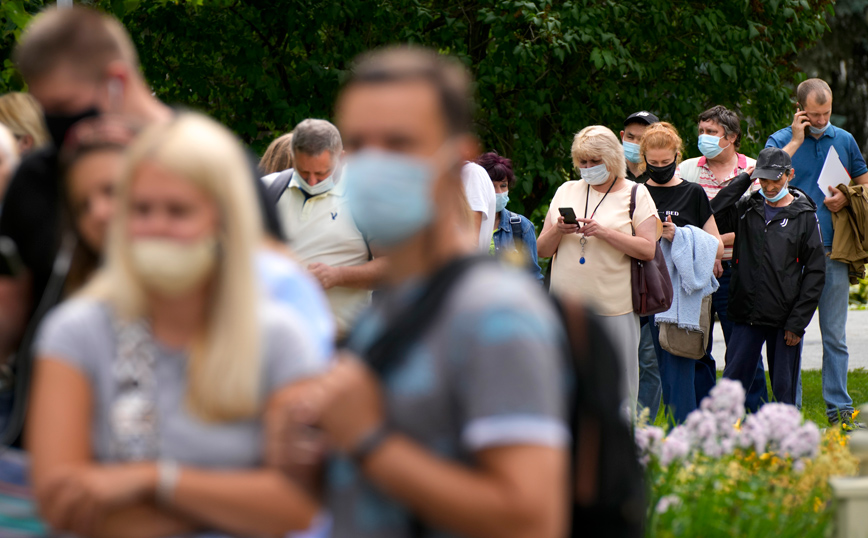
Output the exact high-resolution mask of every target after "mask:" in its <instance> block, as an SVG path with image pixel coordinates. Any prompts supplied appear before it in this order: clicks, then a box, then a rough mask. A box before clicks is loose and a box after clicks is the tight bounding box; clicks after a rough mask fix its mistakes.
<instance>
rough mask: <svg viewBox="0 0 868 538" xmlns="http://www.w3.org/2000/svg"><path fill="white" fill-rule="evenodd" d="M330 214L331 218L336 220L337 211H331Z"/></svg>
mask: <svg viewBox="0 0 868 538" xmlns="http://www.w3.org/2000/svg"><path fill="white" fill-rule="evenodd" d="M331 215H332V220H337V218H338V214H337V212H331Z"/></svg>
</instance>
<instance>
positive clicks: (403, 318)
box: [362, 256, 493, 376]
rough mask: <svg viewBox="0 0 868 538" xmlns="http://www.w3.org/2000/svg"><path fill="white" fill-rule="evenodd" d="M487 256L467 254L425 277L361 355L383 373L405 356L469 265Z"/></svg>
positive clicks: (491, 260) (488, 259)
mask: <svg viewBox="0 0 868 538" xmlns="http://www.w3.org/2000/svg"><path fill="white" fill-rule="evenodd" d="M492 262H493V258H491V257H490V256H469V257H465V258H459V259H457V260H454V261H452V262H449V263H448V264H446V265H445V266H444V267H443V268H441V269H439V270H438V271H437V272H436V273H435V274H434V276H432V277H431V278H430V279H429V280H428V284H427V285H426V286H425V290H424V291H423V292H422V294H421V295H420V296H419V299H417V300H416V301H414V302H413V303H412V304H410V305H409V306H408V307H407V308H406V310H405V311H404V312H402V313H401V314H400V315H397V316H395V318H394V321H393V322H392V323H391V325H389V326H388V327H387V328H386V330H385V331H383V333H382V334H381V335H380V338H378V339H377V340H376V341H375V342H374V343H373V344H372V345H371V346H370V347H369V348H368V349H367V351H366V352H363V353H362V355H363V357H364V359H365V360H366V361H367V363H368V365H369V366H370V367H371V369H373V370H374V371H375V372H376V373H377V374H378V375H380V376H383V375H384V374H385V373H387V372H389V371H391V370H392V369H394V368H395V367H396V366H398V365H399V364H400V363H401V361H402V360H404V359H405V358H406V352H407V350H408V349H409V348H410V346H412V345H413V344H414V343H415V342H417V341H418V340H419V339H420V338H421V337H422V336H423V334H424V333H425V331H426V330H427V329H428V328H429V327H430V325H431V322H432V321H433V320H434V319H435V318H436V316H437V314H438V313H439V311H440V309H441V308H442V307H443V305H444V304H445V303H446V300H447V299H448V298H449V296H450V292H451V291H452V289H453V288H454V286H455V285H456V284H457V283H458V282H459V281H460V280H461V277H462V276H464V275H465V274H466V273H467V272H468V271H469V270H470V269H471V268H473V267H475V266H477V265H479V264H481V263H492Z"/></svg>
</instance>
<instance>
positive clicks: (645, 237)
mask: <svg viewBox="0 0 868 538" xmlns="http://www.w3.org/2000/svg"><path fill="white" fill-rule="evenodd" d="M14 60H15V65H16V67H17V69H18V70H19V72H20V74H21V76H22V77H23V78H24V80H25V81H26V83H27V86H28V93H26V94H21V93H16V94H7V95H4V96H0V192H2V193H3V194H2V197H0V357H2V358H3V359H4V361H3V364H2V365H0V422H2V425H3V429H2V430H0V431H2V438H3V442H4V443H6V444H14V445H16V446H20V447H23V450H24V452H23V453H24V454H26V456H25V457H22V458H21V459H20V460H18V461H19V463H20V465H21V467H22V473H25V474H26V476H25V477H24V478H21V479H20V480H19V486H21V487H22V488H23V489H22V491H25V490H27V491H32V495H33V498H34V500H35V505H36V510H37V514H38V517H37V518H36V519H37V520H38V522H39V524H41V525H42V527H40V528H42V529H44V532H45V533H46V534H47V533H57V534H58V535H73V536H111V537H124V536H141V537H161V536H212V537H216V536H286V535H288V534H291V535H293V536H317V537H325V536H335V537H385V538H392V537H394V538H403V537H408V538H409V537H417V536H442V537H447V536H456V537H457V536H466V537H479V538H484V537H498V538H501V537H516V538H524V537H534V538H546V537H551V538H557V537H561V536H567V535H570V536H578V535H579V533H582V532H590V534H592V535H596V534H598V535H606V536H638V535H639V534H640V533H641V520H642V518H643V517H644V508H643V506H642V504H641V497H642V495H641V492H640V493H639V494H635V495H634V493H635V491H633V490H635V488H633V490H631V488H630V486H629V484H628V483H630V481H631V477H630V476H628V475H631V474H633V475H636V474H639V473H640V471H639V470H638V467H636V466H631V465H627V466H623V465H616V457H617V455H618V454H621V453H623V451H619V448H623V447H624V446H627V447H628V450H627V459H628V460H631V459H632V460H633V461H632V463H633V464H635V454H633V453H630V450H629V447H630V446H632V445H630V441H629V427H630V424H631V423H632V422H633V421H635V420H636V419H637V417H638V416H641V414H643V413H645V411H644V410H645V409H647V410H648V418H649V419H650V420H652V421H653V420H654V419H655V418H656V417H657V415H658V412H665V413H667V416H668V417H669V419H670V420H671V421H673V422H680V421H683V420H684V419H685V417H686V416H687V414H689V413H690V412H691V411H692V410H694V409H696V408H697V406H698V402H700V401H701V399H702V398H703V397H704V396H706V395H707V394H708V392H709V390H710V389H711V387H712V386H713V385H714V383H715V379H716V362H715V359H714V358H713V356H712V350H713V341H712V338H710V335H711V332H712V330H711V327H712V325H713V323H714V320H715V319H717V320H719V322H720V324H721V326H722V329H723V334H724V337H725V340H726V344H727V347H726V350H727V351H726V356H725V359H724V364H725V368H724V376H726V377H730V378H733V379H737V380H739V381H741V382H742V383H743V385H744V387H745V390H746V391H747V393H748V399H747V404H746V405H747V407H748V409H749V410H755V409H756V408H757V407H758V406H759V405H761V403H762V402H766V401H772V400H775V401H781V402H786V403H791V404H795V405H799V404H800V398H801V382H800V373H799V372H800V355H801V346H802V342H801V340H802V338H803V336H804V333H805V329H806V327H807V326H808V324H809V322H810V320H811V318H812V317H813V315H814V312H815V310H818V309H819V310H818V311H819V321H820V328H821V331H822V337H823V397H824V399H825V402H826V408H827V413H828V416H829V420H830V422H832V423H837V422H846V423H853V404H852V400H851V399H850V397H849V395H848V393H847V369H848V365H847V363H848V352H847V346H846V342H845V326H846V319H847V305H848V290H849V283H850V281H851V279H854V278H856V277H857V276H858V275H859V274H860V271H864V264H865V261H868V260H865V259H864V258H860V257H859V256H860V255H862V256H864V255H865V252H864V250H865V248H866V246H868V245H863V244H861V243H860V238H864V237H865V236H866V230H865V227H866V226H868V218H866V210H868V194H866V193H865V192H864V191H863V187H862V185H863V184H865V183H868V167H866V164H865V161H864V159H863V157H862V155H861V154H860V152H859V147H858V145H857V144H856V142H855V141H854V139H853V137H852V136H851V135H850V134H849V133H847V132H846V131H844V130H842V129H840V128H837V127H835V126H833V125H831V123H830V115H831V111H832V93H831V90H830V88H829V86H828V85H827V84H826V83H825V82H823V81H822V80H819V79H810V80H807V81H805V82H803V83H801V84H800V85H799V86H798V90H797V98H798V102H799V109H798V111H797V112H796V113H795V116H794V118H793V122H792V125H791V126H788V127H786V128H784V129H781V130H780V131H778V132H776V133H774V134H772V135H771V136H770V137H769V138H768V142H767V143H766V148H765V149H763V150H762V151H761V152H760V153H759V155H757V158H756V160H754V159H753V158H751V157H748V156H747V155H744V154H741V153H739V147H740V143H741V141H742V130H741V121H740V119H739V117H738V116H737V114H736V113H735V112H733V111H731V110H728V109H727V108H725V107H723V106H715V107H713V108H710V109H709V110H706V111H705V112H702V114H700V115H699V116H698V125H697V127H698V131H699V135H700V136H699V146H698V149H699V151H700V152H701V153H702V157H699V158H694V159H684V156H685V148H684V144H683V142H682V136H681V134H679V132H678V131H677V130H676V129H675V127H674V126H673V125H671V124H669V123H667V122H665V121H661V120H659V118H658V117H657V116H656V115H655V114H652V113H650V112H647V111H641V112H637V113H634V114H631V115H630V116H629V117H627V119H626V120H625V121H624V124H623V130H621V131H620V137H619V136H618V135H616V134H615V133H614V132H613V131H612V130H610V129H609V128H607V127H605V126H600V125H592V126H588V127H585V128H583V129H581V130H580V131H579V132H578V133H577V134H576V135H575V136H574V138H573V141H572V148H571V156H572V162H573V164H574V166H575V168H576V170H577V173H578V177H579V178H580V179H577V180H572V181H566V182H565V183H564V184H563V185H561V186H560V188H558V190H557V192H556V194H555V196H554V198H553V200H552V201H551V203H550V205H549V209H548V213H547V214H546V216H545V221H544V224H543V226H542V229H541V230H540V232H539V234H537V231H536V229H535V227H534V225H533V223H532V222H531V221H530V220H529V219H528V218H527V217H526V216H524V215H520V214H517V213H514V212H512V211H510V210H509V209H507V206H508V204H509V193H510V190H511V189H513V188H514V187H515V184H516V172H515V171H514V170H513V167H512V162H511V161H510V159H508V158H507V157H505V156H503V155H500V154H498V153H497V152H488V153H483V154H481V155H480V154H479V151H478V142H477V140H476V139H475V137H474V135H473V133H472V125H473V116H474V113H475V112H474V108H473V100H472V92H471V88H472V81H471V79H470V76H469V74H468V73H467V71H466V70H465V69H464V68H463V67H462V66H461V64H460V63H458V62H456V61H454V60H452V59H451V58H449V57H446V56H443V55H439V54H437V53H435V52H433V51H429V50H426V49H421V48H411V47H393V48H386V49H381V50H377V51H373V52H370V53H367V54H364V55H362V56H360V57H359V58H357V59H356V60H355V61H354V63H353V64H352V68H351V70H350V73H349V76H348V78H347V80H346V82H345V83H344V84H343V86H342V89H341V91H340V93H339V96H338V99H337V102H336V103H335V117H334V120H335V122H334V123H331V122H329V121H326V120H324V119H314V118H311V119H305V120H304V121H302V122H300V123H299V124H298V125H296V126H294V128H293V129H292V131H291V133H288V134H286V135H283V136H281V137H280V138H278V139H276V140H275V141H274V142H273V143H272V144H271V145H270V146H269V148H268V150H267V151H266V153H265V155H264V156H263V157H262V158H261V159H256V158H255V157H254V156H253V154H252V152H251V151H250V150H249V149H247V148H245V147H244V146H243V145H242V143H241V142H240V141H239V140H238V139H237V138H236V137H235V135H233V134H232V133H231V132H230V131H229V130H228V129H227V128H226V127H224V126H222V125H220V124H218V123H217V122H215V121H214V120H212V119H210V118H208V117H207V116H205V115H202V114H199V113H195V112H188V111H183V110H178V109H174V108H171V107H169V106H167V105H166V104H164V103H162V102H160V101H159V100H158V99H157V98H156V97H155V95H154V94H153V92H152V91H151V90H150V88H149V86H148V84H147V81H146V80H145V79H144V78H143V75H142V72H141V68H140V65H139V61H138V58H137V55H136V50H135V48H134V46H133V44H132V42H131V40H130V38H129V36H128V34H127V33H126V31H125V29H124V28H123V27H122V25H121V24H120V23H119V22H118V21H117V20H115V19H114V18H112V17H110V16H107V15H105V14H101V13H99V12H96V11H93V10H91V9H88V8H84V7H74V8H71V9H48V10H46V11H45V12H43V13H41V14H40V15H38V16H36V17H35V18H34V19H33V21H32V23H31V24H30V25H29V26H28V27H27V28H26V30H25V31H24V32H23V34H22V36H21V40H20V42H19V44H18V45H17V47H16V49H15V52H14ZM663 112H665V111H663ZM833 148H834V151H835V152H837V156H838V158H839V159H840V161H841V164H842V165H843V167H844V168H845V169H846V170H847V172H848V174H849V176H850V178H852V182H851V181H846V182H842V183H841V184H840V185H837V186H836V187H832V188H828V189H827V192H824V191H823V190H821V188H820V187H819V186H818V182H817V180H818V177H819V175H820V172H821V170H822V169H823V167H824V165H825V163H826V158H827V156H828V155H829V153H830V151H832V149H833ZM544 258H551V261H550V263H549V264H548V270H547V271H543V269H541V267H544V266H546V264H545V263H542V264H541V263H540V259H544ZM552 296H554V297H556V298H557V301H553V300H552V298H551V297H552ZM763 344H765V346H766V352H767V357H766V358H767V364H768V369H769V375H770V378H771V388H772V391H771V392H772V393H771V394H768V393H767V388H766V374H765V371H764V368H763V361H762V347H763ZM565 359H568V360H565ZM569 359H571V360H569ZM594 398H597V399H596V400H594ZM661 401H662V404H663V408H662V411H661ZM577 402H579V403H577ZM587 402H596V403H591V404H589V405H584V403H587ZM607 412H608V413H609V415H606V414H605V413H607ZM594 413H597V414H594ZM613 424H615V425H616V426H618V427H621V429H620V430H618V432H614V430H613ZM19 432H20V433H21V435H20V436H19V435H18V434H19ZM613 432H614V433H613ZM618 434H622V436H621V437H618ZM624 435H626V436H627V441H626V443H627V444H624V442H623V436H624ZM618 439H620V440H621V441H618ZM618 442H621V445H618V446H616V445H617V443H618ZM607 443H608V444H607ZM7 478H8V476H6V475H5V474H4V472H3V469H0V481H2V480H6V479H7ZM616 481H620V482H618V483H619V484H620V483H621V482H623V483H624V484H628V485H625V486H624V487H612V486H613V484H614V483H615V482H616ZM634 485H635V483H634ZM640 489H641V484H640ZM2 492H3V490H2V488H0V493H2ZM0 500H2V499H0ZM593 529H597V531H596V532H595V531H594V530H593Z"/></svg>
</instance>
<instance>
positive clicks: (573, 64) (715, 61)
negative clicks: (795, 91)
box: [0, 0, 832, 215]
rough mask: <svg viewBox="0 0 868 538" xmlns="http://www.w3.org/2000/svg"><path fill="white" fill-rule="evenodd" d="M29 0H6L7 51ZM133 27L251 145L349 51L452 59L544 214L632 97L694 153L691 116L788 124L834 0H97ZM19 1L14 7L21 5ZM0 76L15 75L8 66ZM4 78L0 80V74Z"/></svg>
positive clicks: (173, 83)
mask: <svg viewBox="0 0 868 538" xmlns="http://www.w3.org/2000/svg"><path fill="white" fill-rule="evenodd" d="M40 3H41V2H39V1H38V0H3V2H2V6H3V7H2V8H0V25H2V28H3V32H4V33H3V34H2V36H0V38H2V40H3V43H4V45H3V53H2V54H3V55H2V57H0V60H5V59H6V58H7V57H8V45H10V44H11V42H12V40H13V39H14V38H15V35H16V32H17V31H18V29H19V28H20V26H21V24H22V22H24V21H25V19H26V12H31V13H32V12H34V11H35V10H36V9H38V7H39V4H40ZM92 3H93V4H95V5H96V6H97V7H99V8H100V9H103V10H106V11H109V12H112V13H114V14H115V15H117V16H118V17H119V18H120V19H121V20H122V21H123V22H124V24H125V25H126V26H127V28H128V29H129V30H130V32H131V34H132V35H133V38H134V40H135V42H136V45H137V47H138V49H139V52H140V55H141V58H142V64H143V66H144V70H145V74H146V76H147V78H148V80H149V81H150V83H151V84H152V85H153V87H154V90H155V92H156V94H157V95H158V96H159V97H160V98H161V99H163V100H164V101H166V102H168V103H173V104H179V105H182V106H188V107H191V108H195V109H200V110H203V111H206V112H208V113H210V114H211V115H213V116H214V117H216V118H217V119H219V120H220V121H223V122H224V123H226V124H227V125H229V126H231V127H232V128H233V129H234V130H235V131H236V132H237V133H238V134H239V135H240V136H241V137H242V138H244V139H245V140H246V141H247V142H249V143H251V144H252V145H253V146H254V147H255V148H257V149H261V148H262V147H264V146H265V145H266V144H267V143H268V141H269V140H270V139H271V138H273V137H274V136H276V135H278V134H280V133H282V132H285V131H287V130H289V129H291V127H292V126H293V125H294V124H295V123H296V122H298V121H300V120H301V119H303V118H305V117H310V116H314V117H329V116H330V115H331V113H332V106H333V103H334V99H335V96H336V94H337V91H338V88H339V85H340V82H341V80H342V78H343V77H344V76H345V74H346V70H347V69H348V67H349V62H350V61H351V60H352V58H353V57H354V56H355V55H356V54H358V53H359V52H362V51H364V50H367V49H369V48H372V47H376V46H379V45H383V44H387V43H398V42H413V43H419V44H423V45H427V46H431V47H435V48H437V49H438V50H441V51H443V52H447V53H451V54H454V55H456V56H458V57H459V58H461V59H462V60H463V61H464V62H465V63H466V64H467V65H468V66H469V67H470V68H471V70H472V71H473V73H474V75H475V76H476V79H477V81H478V88H477V94H478V98H479V99H478V102H479V108H478V113H477V120H478V130H479V134H480V137H481V138H482V141H483V145H484V147H485V148H486V149H491V150H496V151H498V152H500V153H501V154H503V155H506V156H508V157H511V158H512V159H513V162H514V165H515V168H516V172H517V176H518V178H519V183H518V186H517V188H516V189H515V191H514V193H513V196H512V197H511V198H512V199H513V200H514V202H513V205H512V206H511V207H513V208H515V209H516V210H519V211H522V212H524V213H526V214H532V213H534V210H537V212H536V215H539V211H540V210H544V209H545V204H547V203H548V201H549V200H550V199H551V196H552V195H553V193H554V190H555V189H556V188H557V186H558V185H560V184H561V183H562V182H563V181H564V180H565V179H566V178H568V177H571V176H574V175H575V172H574V171H573V169H572V165H571V163H570V158H569V148H570V143H571V141H572V135H573V134H574V133H575V132H577V131H578V130H579V129H581V128H582V127H584V126H586V125H589V124H594V123H599V124H603V125H608V126H610V127H612V128H613V129H614V130H616V131H617V130H619V127H620V125H621V123H622V121H623V118H625V117H626V116H627V115H629V114H630V113H632V112H635V111H637V110H641V109H648V110H651V111H654V112H655V113H657V114H658V115H659V116H660V117H661V118H663V119H666V120H669V121H671V122H673V123H674V124H675V125H676V126H677V127H678V128H679V130H680V131H681V132H682V134H683V135H684V138H685V141H686V144H687V148H688V150H687V153H688V156H691V155H693V154H696V153H697V152H696V150H695V149H694V148H695V141H696V128H695V124H696V117H697V115H698V114H699V113H700V112H701V111H702V110H704V109H705V108H707V107H709V106H711V105H714V104H723V105H726V106H729V107H733V108H735V109H737V110H739V111H740V113H741V114H742V117H744V118H746V121H745V128H746V130H747V135H748V136H747V138H746V141H745V145H744V148H745V149H746V150H747V151H748V152H749V153H755V152H756V151H757V150H758V148H759V147H761V145H762V143H763V142H764V141H765V138H766V136H768V135H769V134H770V133H771V132H773V131H774V130H776V129H778V128H780V127H782V126H784V125H786V124H788V123H789V121H790V120H789V118H790V117H791V113H792V105H791V94H792V86H793V84H794V83H795V82H798V81H799V80H801V79H802V78H804V76H803V75H802V74H801V73H800V72H799V71H798V69H797V68H796V66H795V64H794V63H793V59H794V58H795V55H796V53H797V52H798V51H799V50H802V49H805V48H808V47H810V46H811V45H812V44H813V43H814V42H815V41H816V40H817V39H819V38H820V36H821V35H822V33H823V31H824V29H825V28H826V23H825V21H824V14H825V13H826V11H827V10H828V11H829V12H831V4H832V0H709V1H705V2H694V1H683V0H681V1H675V2H673V1H670V0H637V1H634V2H617V1H613V0H566V1H561V0H539V1H524V0H468V1H466V2H447V1H445V0H380V1H378V2H371V1H365V0H344V1H342V2H334V1H324V0H305V1H300V0H290V1H277V0H192V1H186V2H184V1H181V0H177V1H167V0H151V1H142V2H140V1H139V0H94V2H92ZM22 13H24V15H22ZM4 66H5V68H6V71H3V79H2V81H0V84H5V85H6V88H9V89H12V88H14V87H15V86H16V85H20V81H18V80H16V79H15V78H14V77H13V76H12V75H11V72H10V71H9V70H8V69H9V67H10V66H9V64H4ZM0 89H3V88H0Z"/></svg>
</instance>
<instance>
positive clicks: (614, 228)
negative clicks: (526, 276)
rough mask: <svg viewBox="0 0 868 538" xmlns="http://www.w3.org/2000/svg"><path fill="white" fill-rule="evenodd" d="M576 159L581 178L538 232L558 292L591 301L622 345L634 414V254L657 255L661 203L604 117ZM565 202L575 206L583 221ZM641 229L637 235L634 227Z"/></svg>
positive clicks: (565, 188) (578, 141)
mask: <svg viewBox="0 0 868 538" xmlns="http://www.w3.org/2000/svg"><path fill="white" fill-rule="evenodd" d="M572 157H573V164H574V165H575V166H576V168H578V169H579V173H580V174H581V179H580V180H578V181H568V182H566V183H564V184H563V185H561V187H560V188H559V189H558V191H557V192H556V193H555V197H554V199H552V202H551V204H550V206H549V213H548V215H547V217H546V221H545V225H544V226H543V230H542V233H540V236H539V239H538V240H537V251H538V253H539V255H540V256H541V257H549V256H553V258H552V281H551V282H552V283H551V290H552V293H554V294H556V295H560V296H566V297H572V298H576V299H580V300H582V301H584V302H586V303H588V304H590V305H592V306H593V307H594V308H595V309H596V311H597V313H598V314H600V315H601V320H602V322H603V323H604V325H605V326H607V327H608V330H609V334H610V336H611V337H612V339H613V341H614V342H616V343H617V344H618V346H619V348H618V355H619V356H618V360H619V361H620V363H621V367H622V371H623V376H622V381H623V387H624V388H623V397H624V398H625V399H626V402H627V404H628V407H627V409H628V410H629V413H630V415H631V416H632V415H633V414H634V413H635V408H636V401H637V399H638V394H639V354H638V350H639V316H637V315H636V314H635V313H634V312H633V294H632V282H631V273H630V263H631V258H637V259H640V260H652V259H653V258H654V253H655V249H656V242H657V238H658V228H659V220H658V218H657V208H656V207H655V205H654V201H653V200H652V199H651V196H650V195H649V194H648V190H647V189H646V188H645V187H644V186H643V185H639V186H638V188H637V189H636V207H635V210H634V212H633V216H632V219H631V217H630V197H631V191H632V187H633V186H634V183H632V182H630V181H627V180H626V179H624V177H625V176H626V164H625V161H624V149H623V147H622V146H621V143H620V141H619V140H618V138H617V137H616V136H615V134H614V133H613V132H612V131H611V130H609V129H608V128H606V127H603V126H601V125H592V126H590V127H585V128H584V129H582V130H581V131H579V133H578V134H577V135H576V136H575V138H574V139H573V147H572ZM560 208H565V211H564V212H565V213H566V214H569V211H568V210H567V209H566V208H570V209H572V211H573V213H574V214H575V215H576V223H575V224H570V223H568V222H565V220H564V217H563V216H561V212H560ZM634 231H635V235H634Z"/></svg>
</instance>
